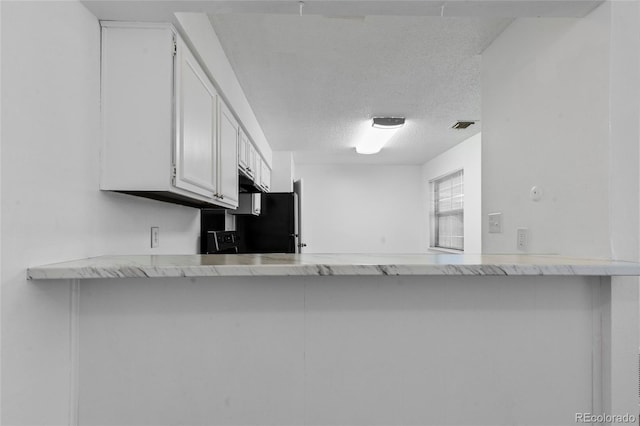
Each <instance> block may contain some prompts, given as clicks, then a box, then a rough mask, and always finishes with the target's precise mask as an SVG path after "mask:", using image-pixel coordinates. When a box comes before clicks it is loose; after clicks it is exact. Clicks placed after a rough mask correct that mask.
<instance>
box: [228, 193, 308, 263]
mask: <svg viewBox="0 0 640 426" xmlns="http://www.w3.org/2000/svg"><path fill="white" fill-rule="evenodd" d="M260 202H261V213H260V216H236V233H237V236H238V252H239V253H298V252H299V242H298V220H299V204H298V194H296V193H295V192H271V193H268V194H265V193H263V194H262V195H261V201H260Z"/></svg>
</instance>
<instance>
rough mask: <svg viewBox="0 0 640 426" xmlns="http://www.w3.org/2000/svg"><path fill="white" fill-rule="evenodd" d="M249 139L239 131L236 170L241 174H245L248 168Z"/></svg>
mask: <svg viewBox="0 0 640 426" xmlns="http://www.w3.org/2000/svg"><path fill="white" fill-rule="evenodd" d="M250 144H251V142H249V138H248V137H247V135H246V134H245V133H244V131H243V130H242V129H240V134H239V135H238V168H239V169H240V170H242V171H243V172H245V173H246V172H247V168H248V167H249V145H250Z"/></svg>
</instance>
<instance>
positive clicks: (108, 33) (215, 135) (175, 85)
mask: <svg viewBox="0 0 640 426" xmlns="http://www.w3.org/2000/svg"><path fill="white" fill-rule="evenodd" d="M101 24H102V77H101V85H102V94H101V98H102V99H101V105H102V150H101V161H102V167H101V181H100V188H101V189H103V190H112V191H119V192H124V193H130V194H133V195H139V196H143V197H148V198H154V199H159V200H164V201H171V202H176V203H179V204H185V205H191V206H194V207H207V206H211V205H218V206H222V207H231V208H235V207H236V206H237V204H238V183H237V170H238V154H237V149H238V147H237V130H238V124H237V122H236V121H235V119H234V118H233V116H232V115H231V114H230V112H229V110H228V109H227V108H226V106H224V104H223V103H222V102H221V99H220V97H219V96H218V93H217V92H216V90H215V88H214V86H213V84H212V83H211V81H210V79H209V78H208V76H207V74H206V73H205V71H204V70H203V68H202V67H201V66H200V64H199V63H198V61H197V60H196V58H195V57H194V55H193V54H192V53H191V52H190V51H189V49H188V47H187V46H186V45H185V44H184V42H183V41H182V40H181V38H180V37H179V36H178V34H177V33H176V31H175V29H174V28H173V27H172V26H171V25H169V24H145V23H123V22H102V23H101ZM222 109H224V112H221V110H222ZM231 170H232V171H233V172H232V171H231Z"/></svg>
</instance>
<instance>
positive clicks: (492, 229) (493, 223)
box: [489, 213, 502, 234]
mask: <svg viewBox="0 0 640 426" xmlns="http://www.w3.org/2000/svg"><path fill="white" fill-rule="evenodd" d="M489 233H490V234H501V233H502V213H489Z"/></svg>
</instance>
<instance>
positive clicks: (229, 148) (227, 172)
mask: <svg viewBox="0 0 640 426" xmlns="http://www.w3.org/2000/svg"><path fill="white" fill-rule="evenodd" d="M218 105H219V120H218V123H219V127H218V130H219V133H218V153H219V156H220V163H219V168H218V176H217V177H218V185H217V192H216V194H215V196H216V197H218V198H219V199H220V200H221V202H222V203H223V204H225V205H229V207H234V208H235V207H237V206H238V130H239V128H238V122H237V121H236V119H235V118H234V116H233V114H231V111H229V108H227V105H226V104H225V103H224V102H222V100H220V101H219V104H218Z"/></svg>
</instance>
